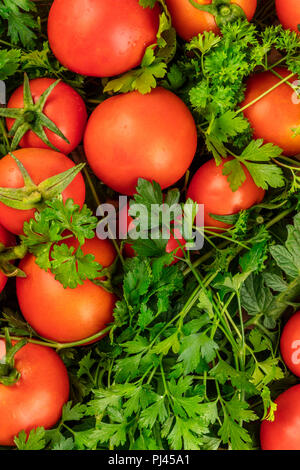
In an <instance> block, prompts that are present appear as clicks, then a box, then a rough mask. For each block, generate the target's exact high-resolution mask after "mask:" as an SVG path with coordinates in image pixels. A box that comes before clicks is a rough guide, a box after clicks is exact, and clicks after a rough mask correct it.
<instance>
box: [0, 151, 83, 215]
mask: <svg viewBox="0 0 300 470" xmlns="http://www.w3.org/2000/svg"><path fill="white" fill-rule="evenodd" d="M10 156H11V157H12V158H13V159H14V160H15V161H16V163H17V165H18V168H19V170H20V172H21V174H22V176H23V180H24V186H23V188H0V202H2V203H3V204H5V205H6V206H8V207H12V208H13V209H19V210H31V209H38V210H40V209H42V208H43V207H44V203H45V201H47V200H49V199H53V198H56V197H58V196H59V195H61V193H62V192H63V191H64V190H65V189H66V188H67V187H68V186H69V184H70V183H71V182H72V181H73V180H74V178H75V177H76V176H77V175H78V173H80V171H81V170H82V169H83V167H84V166H85V163H80V164H79V165H76V166H74V167H72V168H70V169H69V170H66V171H64V172H63V173H59V174H58V175H54V176H51V177H50V178H48V179H46V180H44V181H42V182H41V183H40V184H39V185H36V184H35V183H34V182H33V181H32V179H31V177H30V176H29V174H28V172H27V170H26V169H25V167H24V165H23V164H22V163H21V162H20V160H18V159H17V158H16V157H15V156H14V155H13V154H12V153H10Z"/></svg>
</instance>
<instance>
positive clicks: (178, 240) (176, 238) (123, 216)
mask: <svg viewBox="0 0 300 470" xmlns="http://www.w3.org/2000/svg"><path fill="white" fill-rule="evenodd" d="M128 211H129V204H127V205H126V206H124V207H123V208H122V209H121V211H120V221H121V223H122V229H123V230H125V233H122V235H124V236H126V235H127V233H128V232H129V231H130V230H132V229H134V223H133V218H132V217H131V216H130V215H129V213H128ZM173 230H174V235H173V233H171V234H170V238H169V240H168V243H167V246H166V253H172V252H174V251H175V250H176V251H175V256H178V257H179V258H183V257H184V252H183V249H182V248H181V247H180V245H185V243H186V242H185V239H184V238H183V237H182V235H181V232H180V230H179V229H178V228H173ZM124 253H125V256H127V257H128V258H133V257H134V256H136V252H135V251H134V249H133V247H132V246H131V244H130V243H124ZM178 261H179V259H177V258H174V260H173V261H172V263H171V264H175V263H177V262H178Z"/></svg>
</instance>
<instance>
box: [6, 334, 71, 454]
mask: <svg viewBox="0 0 300 470" xmlns="http://www.w3.org/2000/svg"><path fill="white" fill-rule="evenodd" d="M13 344H14V342H13ZM5 352H6V348H5V342H4V340H0V359H2V358H3V357H4V356H5ZM15 368H16V369H17V370H18V372H19V373H20V374H21V376H20V378H19V380H18V382H17V383H16V384H14V385H10V386H6V385H3V384H1V383H0V415H1V423H0V445H2V446H13V445H14V437H15V436H16V435H17V434H18V433H19V432H20V431H22V430H25V432H26V433H29V432H30V431H31V430H32V429H35V428H37V427H38V426H43V427H44V428H46V429H49V428H51V427H52V426H54V425H55V424H56V423H57V421H58V420H59V418H60V416H61V412H62V407H63V405H64V403H66V402H67V401H68V397H69V379H68V373H67V370H66V367H65V365H64V364H63V362H62V360H61V359H60V357H59V356H58V354H57V353H56V352H55V351H53V350H52V349H50V348H47V347H45V346H39V345H36V344H30V343H28V344H26V345H25V346H23V347H22V348H21V349H20V350H19V351H18V352H17V353H16V355H15Z"/></svg>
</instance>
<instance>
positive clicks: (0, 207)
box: [0, 148, 85, 235]
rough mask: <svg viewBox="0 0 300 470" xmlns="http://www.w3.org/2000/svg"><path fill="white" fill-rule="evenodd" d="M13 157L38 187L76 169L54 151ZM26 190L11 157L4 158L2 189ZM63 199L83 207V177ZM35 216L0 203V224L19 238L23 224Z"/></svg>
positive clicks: (26, 151) (0, 168)
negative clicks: (19, 162)
mask: <svg viewBox="0 0 300 470" xmlns="http://www.w3.org/2000/svg"><path fill="white" fill-rule="evenodd" d="M13 155H15V156H16V157H17V158H18V160H20V161H21V163H22V164H23V165H24V167H25V169H26V170H27V172H28V173H29V176H30V177H31V179H32V180H33V182H34V183H35V184H39V183H41V182H42V181H44V180H45V179H47V178H50V177H51V176H54V175H57V174H59V173H62V172H64V171H66V170H68V169H70V168H72V167H74V166H75V165H74V163H73V161H72V160H70V159H69V158H68V157H66V156H65V155H63V154H62V153H59V152H55V151H54V150H46V149H35V148H27V149H20V150H16V151H15V152H14V153H13ZM23 186H24V180H23V177H22V174H21V172H20V170H19V168H18V166H17V163H16V162H15V160H14V159H13V158H12V157H11V156H10V155H7V156H6V157H4V158H2V159H1V160H0V188H1V187H3V188H21V187H23ZM62 195H63V199H64V200H66V199H68V198H72V199H73V200H74V202H75V203H76V204H79V205H80V206H82V205H83V203H84V200H85V183H84V179H83V177H82V175H81V174H80V173H79V174H78V175H77V176H76V177H75V178H74V180H73V181H72V182H71V184H70V185H69V186H68V187H67V188H66V189H65V190H64V191H63V193H62ZM34 212H35V210H34V209H30V210H20V209H14V208H12V207H8V206H6V205H5V204H3V203H2V202H0V223H1V224H2V225H3V227H5V228H6V229H7V230H8V231H10V232H12V233H15V234H16V235H20V234H21V233H23V225H24V222H25V221H28V220H29V219H31V218H32V217H33V216H34Z"/></svg>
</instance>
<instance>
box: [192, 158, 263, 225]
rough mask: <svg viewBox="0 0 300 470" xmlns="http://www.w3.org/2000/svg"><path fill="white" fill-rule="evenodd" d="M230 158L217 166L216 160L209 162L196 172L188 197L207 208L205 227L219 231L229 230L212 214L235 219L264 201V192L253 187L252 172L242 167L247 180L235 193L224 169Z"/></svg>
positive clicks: (205, 210)
mask: <svg viewBox="0 0 300 470" xmlns="http://www.w3.org/2000/svg"><path fill="white" fill-rule="evenodd" d="M231 159H232V157H229V158H228V159H226V160H223V162H222V163H221V165H219V166H217V165H216V163H215V160H214V159H212V160H209V161H208V162H207V163H205V164H204V165H202V166H201V167H200V168H199V170H198V171H197V172H196V174H195V175H194V177H193V178H192V181H191V183H190V186H189V188H188V191H187V197H188V198H191V199H192V200H193V201H195V202H197V203H198V204H204V225H205V226H208V227H216V228H228V227H230V226H229V225H228V224H225V223H224V222H220V221H218V220H215V219H213V218H212V217H211V216H210V215H209V214H216V215H232V214H237V213H238V212H240V211H241V210H245V209H249V208H250V207H252V206H253V205H254V204H258V203H259V202H261V201H262V200H263V198H264V195H265V191H264V190H263V189H262V188H259V187H258V186H256V184H255V183H254V181H253V179H252V177H251V175H250V173H249V171H248V170H247V168H246V167H245V166H244V165H243V170H244V172H245V174H246V180H245V181H244V183H243V184H242V186H240V187H239V188H238V190H237V191H235V192H233V191H232V190H231V188H230V186H229V183H228V180H227V176H225V175H223V173H222V171H223V167H224V164H225V163H226V161H228V160H231Z"/></svg>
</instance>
